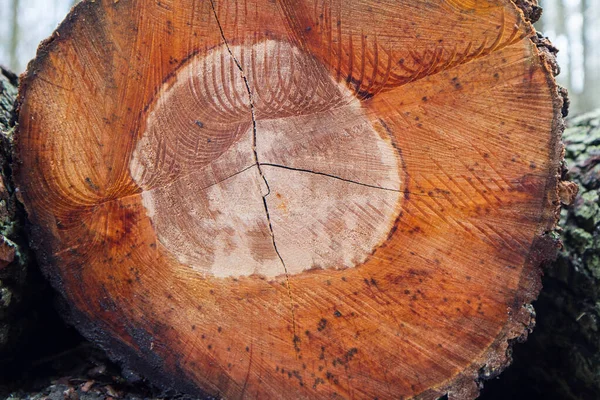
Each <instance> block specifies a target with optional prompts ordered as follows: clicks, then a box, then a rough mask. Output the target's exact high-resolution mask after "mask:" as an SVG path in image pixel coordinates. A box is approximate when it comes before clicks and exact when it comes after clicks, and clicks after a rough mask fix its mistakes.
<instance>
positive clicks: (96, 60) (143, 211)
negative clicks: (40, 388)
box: [15, 0, 572, 399]
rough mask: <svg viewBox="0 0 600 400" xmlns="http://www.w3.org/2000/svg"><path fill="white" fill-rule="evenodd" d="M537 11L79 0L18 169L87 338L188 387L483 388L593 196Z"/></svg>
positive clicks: (527, 324) (371, 392)
mask: <svg viewBox="0 0 600 400" xmlns="http://www.w3.org/2000/svg"><path fill="white" fill-rule="evenodd" d="M515 3H516V4H518V5H519V6H520V7H522V8H523V10H521V9H520V8H518V7H517V5H515ZM521 3H522V4H521ZM535 10H537V9H536V8H535V4H534V2H527V1H522V2H520V3H518V2H512V1H508V0H496V1H491V2H490V1H479V0H468V1H467V0H439V1H429V2H425V3H415V2H412V1H399V2H398V1H395V2H377V3H375V2H371V1H368V0H364V1H363V0H361V1H358V0H357V1H352V2H348V3H339V2H330V1H326V2H314V1H309V0H307V1H296V2H291V1H281V2H270V1H267V0H265V1H262V0H252V1H250V0H249V1H246V2H242V3H240V2H232V1H219V2H217V1H209V2H202V3H198V2H195V1H192V0H189V1H188V0H185V1H177V2H175V1H161V2H158V3H154V2H146V3H144V4H138V2H136V1H133V0H121V1H119V2H117V3H115V2H112V1H108V0H105V1H96V2H92V1H84V2H83V3H82V4H80V5H78V6H77V7H76V8H75V9H74V10H73V11H72V13H71V14H70V16H69V17H68V19H67V21H66V22H64V23H63V24H62V25H61V27H60V28H59V29H58V31H57V33H56V34H55V35H54V36H53V37H52V38H51V39H50V40H48V41H46V42H45V43H44V44H43V45H42V47H41V48H40V50H39V52H38V57H37V58H36V60H34V61H33V62H32V63H31V64H30V66H29V69H28V73H27V74H26V75H25V76H24V79H23V84H22V86H21V90H20V97H19V132H18V143H17V144H16V146H15V157H16V158H17V159H18V163H17V164H16V176H15V180H16V183H17V186H18V188H19V193H20V196H21V198H22V201H23V203H24V204H25V207H26V209H27V211H28V214H29V218H30V221H31V232H32V235H33V238H34V239H35V242H36V243H37V246H38V248H37V254H38V256H39V258H40V260H41V262H42V263H43V264H44V266H45V270H46V274H47V275H48V276H49V277H50V278H51V279H52V280H53V281H54V282H55V286H57V288H58V289H59V290H60V291H61V292H62V293H63V295H64V296H65V299H66V300H67V302H68V303H69V304H70V305H71V308H72V314H73V317H72V318H73V319H74V321H75V322H76V323H77V325H78V326H79V328H80V330H81V331H82V332H83V333H84V334H85V335H87V336H88V337H91V338H92V339H93V340H94V341H96V342H98V343H100V344H102V345H103V346H104V347H106V348H107V350H108V351H109V352H110V353H111V354H113V356H114V357H115V358H117V359H119V360H121V361H122V362H124V363H125V364H126V365H128V366H130V367H132V369H134V370H137V371H139V372H141V373H142V374H144V375H146V376H148V377H150V378H151V379H153V380H154V381H155V382H158V383H162V384H165V385H169V386H173V385H175V386H176V387H178V388H180V389H183V390H185V391H188V392H195V393H198V392H202V393H208V394H210V395H214V396H217V395H219V396H223V397H225V398H282V397H289V398H300V397H302V398H333V397H336V396H342V397H348V398H350V397H357V398H379V399H383V398H390V399H392V398H394V399H395V398H407V397H414V396H418V397H420V398H435V397H437V396H441V395H443V394H445V393H448V394H449V395H450V397H455V398H473V397H475V396H476V395H477V392H478V388H479V385H480V383H481V381H482V380H483V379H486V378H489V377H491V376H495V375H496V374H497V373H499V371H500V370H501V369H502V368H503V367H504V366H505V365H506V364H507V363H508V361H509V356H508V352H507V351H508V347H509V343H510V342H511V341H513V340H515V339H516V338H522V337H523V335H526V333H527V332H528V330H529V329H531V327H532V325H533V311H532V309H531V308H530V306H528V304H529V303H530V302H531V301H532V300H533V299H534V298H535V297H536V296H537V293H538V291H539V288H540V283H539V277H540V273H541V269H540V264H541V263H542V262H544V261H545V260H547V259H549V258H552V257H553V255H554V254H555V252H556V247H557V243H556V240H554V239H553V235H552V230H553V229H554V226H555V224H556V217H557V213H558V210H559V206H560V200H561V199H563V200H565V199H566V198H567V197H569V193H570V191H572V190H571V188H569V187H568V186H565V185H564V184H563V185H560V186H559V183H560V182H561V172H562V171H561V161H562V145H561V143H560V135H561V132H562V128H563V123H562V111H563V104H564V102H563V98H562V95H561V94H560V92H559V90H558V88H557V86H556V83H555V81H554V76H553V75H554V73H555V71H556V67H555V62H554V60H553V53H552V52H553V51H554V49H553V48H552V47H551V45H549V44H548V43H546V42H544V41H543V40H541V39H538V38H537V36H536V34H535V31H534V29H533V27H532V26H531V24H530V22H529V21H530V20H533V19H534V14H535V12H536V11H535ZM434 28H435V29H434ZM559 189H560V192H559Z"/></svg>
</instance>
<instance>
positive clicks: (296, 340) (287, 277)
mask: <svg viewBox="0 0 600 400" xmlns="http://www.w3.org/2000/svg"><path fill="white" fill-rule="evenodd" d="M210 5H211V7H212V11H213V14H214V16H215V20H216V21H217V25H218V26H219V31H220V33H221V39H223V42H224V43H225V47H226V48H227V51H228V52H229V55H230V56H231V58H232V59H233V62H234V63H235V65H236V66H237V68H238V69H239V71H240V74H241V76H242V79H243V80H244V85H245V86H246V91H247V92H248V100H249V103H250V115H251V116H252V153H253V155H254V163H255V165H256V168H257V169H258V173H259V175H260V177H261V178H262V180H263V181H264V183H265V186H266V187H267V193H266V194H264V195H262V200H263V206H264V208H265V214H266V217H267V223H268V225H269V233H270V235H271V241H272V242H273V249H274V250H275V253H276V254H277V257H278V258H279V261H280V262H281V265H282V266H283V270H284V271H285V282H286V287H287V292H288V296H289V298H290V309H291V311H292V333H293V335H294V336H293V343H294V349H295V350H296V351H297V352H298V351H299V350H300V349H299V347H298V343H299V341H300V338H299V337H298V335H297V334H296V318H295V311H294V300H293V298H292V286H291V284H290V275H289V273H288V269H287V266H286V265H285V261H283V257H282V256H281V253H280V252H279V249H278V248H277V242H276V241H275V233H274V232H273V224H272V223H271V215H270V213H269V205H268V204H267V196H269V195H270V194H271V187H270V186H269V182H268V181H267V178H266V176H265V174H264V172H263V169H262V166H261V163H260V162H259V160H258V150H257V149H256V116H255V110H254V97H253V95H252V90H250V84H249V83H248V77H247V76H246V73H245V72H244V68H242V64H240V62H239V60H238V59H237V58H236V57H235V55H234V54H233V52H232V51H231V48H230V47H229V42H228V41H227V39H226V38H225V32H224V31H223V27H222V26H221V21H219V16H218V15H217V9H216V8H215V3H214V0H210Z"/></svg>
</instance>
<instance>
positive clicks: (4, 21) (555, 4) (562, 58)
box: [0, 0, 600, 115]
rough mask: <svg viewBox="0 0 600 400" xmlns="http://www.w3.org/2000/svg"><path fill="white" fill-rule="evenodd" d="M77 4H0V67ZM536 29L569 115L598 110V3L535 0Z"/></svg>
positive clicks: (18, 58) (18, 57)
mask: <svg viewBox="0 0 600 400" xmlns="http://www.w3.org/2000/svg"><path fill="white" fill-rule="evenodd" d="M77 1H78V0H0V64H2V65H5V66H7V67H9V68H10V69H12V70H13V71H14V72H18V73H21V72H23V71H24V70H25V67H26V66H27V63H28V62H29V60H30V59H32V58H33V57H34V55H35V51H36V48H37V46H38V44H39V43H40V41H42V40H43V39H45V38H46V37H48V36H49V35H50V34H51V33H52V31H53V30H54V28H56V26H57V25H58V23H59V22H60V21H62V19H63V18H64V17H65V15H66V14H67V13H68V12H69V9H70V8H71V7H72V6H73V5H74V4H75V3H77ZM539 2H540V5H541V6H542V7H543V9H544V13H543V15H542V18H541V20H540V21H539V22H538V23H537V28H538V31H540V32H542V33H543V34H544V35H545V36H548V37H549V38H550V40H551V41H552V42H553V43H554V45H555V46H556V47H557V48H558V49H560V53H559V65H560V66H561V69H562V73H561V74H560V76H559V82H560V84H561V85H562V86H564V87H566V88H567V89H568V90H569V93H570V95H571V96H570V98H571V104H572V106H571V115H575V114H579V113H583V112H587V111H590V110H592V109H595V108H599V107H600V0H540V1H539Z"/></svg>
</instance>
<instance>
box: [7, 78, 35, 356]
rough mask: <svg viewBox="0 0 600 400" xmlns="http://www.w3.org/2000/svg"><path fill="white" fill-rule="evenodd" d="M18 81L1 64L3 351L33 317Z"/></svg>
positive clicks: (13, 343) (13, 342)
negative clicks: (14, 172)
mask: <svg viewBox="0 0 600 400" xmlns="http://www.w3.org/2000/svg"><path fill="white" fill-rule="evenodd" d="M17 84H18V82H17V77H16V76H15V75H14V74H12V73H11V72H9V71H8V70H6V69H3V68H2V67H0V173H1V175H2V176H1V180H0V354H3V353H5V352H6V351H7V350H8V348H9V347H11V346H14V345H15V342H16V340H17V338H18V337H19V336H20V335H21V333H22V329H23V324H24V323H25V322H26V321H27V319H28V318H27V317H29V315H23V313H22V312H21V311H22V305H23V303H26V302H27V299H26V297H27V296H26V295H25V293H26V292H27V291H28V280H27V277H28V271H27V270H28V263H29V255H28V249H27V245H26V240H25V236H24V234H23V229H22V228H23V218H22V216H23V215H22V213H21V210H20V207H19V206H18V204H17V201H16V198H15V195H14V187H13V183H12V176H11V169H10V161H11V156H10V149H11V143H12V135H13V126H12V122H11V120H12V118H13V114H12V110H13V105H14V101H15V98H16V95H17ZM24 297H25V298H24Z"/></svg>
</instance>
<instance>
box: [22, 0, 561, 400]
mask: <svg viewBox="0 0 600 400" xmlns="http://www.w3.org/2000/svg"><path fill="white" fill-rule="evenodd" d="M511 2H512V3H513V5H514V6H515V7H516V8H517V9H518V10H520V12H521V13H522V15H523V18H524V20H526V21H528V22H530V23H531V24H533V23H534V22H536V21H537V19H539V17H540V15H541V7H539V6H538V4H537V0H511ZM116 4H117V2H115V5H116ZM97 5H98V4H94V0H83V1H82V2H81V3H79V4H77V5H76V6H75V7H73V9H72V10H71V12H70V13H69V14H68V16H67V18H66V19H65V20H64V21H63V22H62V23H61V24H60V25H59V27H58V28H57V29H56V31H55V32H54V33H53V34H52V36H50V37H49V38H48V39H46V40H45V41H43V42H42V43H41V44H40V46H39V47H38V50H37V54H36V57H35V58H34V59H33V60H32V61H31V62H30V63H29V64H28V66H27V70H26V71H25V72H24V73H23V74H22V75H21V77H20V80H21V86H20V88H19V94H18V97H17V101H16V107H15V110H16V111H15V118H16V121H18V118H19V113H20V109H21V105H22V103H23V99H24V98H25V97H26V94H27V89H28V86H29V84H30V81H31V79H34V78H35V76H36V74H37V71H38V70H39V69H42V68H43V67H44V66H45V63H46V59H47V56H48V54H49V53H50V52H51V51H52V50H53V48H54V47H55V46H56V44H57V43H59V42H60V41H62V40H64V38H68V37H70V36H71V35H70V34H71V32H72V29H73V25H74V24H75V23H76V21H77V19H78V18H79V15H80V14H84V13H86V12H94V11H93V7H95V6H97ZM529 39H530V40H531V41H532V43H534V45H535V46H536V48H537V49H538V56H539V57H540V61H541V63H542V65H543V67H544V69H545V70H546V74H547V82H548V87H549V88H550V89H551V90H552V93H553V106H554V121H553V124H552V132H551V134H552V137H553V141H552V143H551V146H550V149H549V152H550V157H551V159H552V160H556V165H551V170H550V171H548V175H549V178H548V182H547V184H546V199H545V204H544V206H543V211H542V217H541V218H540V228H539V232H538V234H537V236H536V238H535V239H534V242H533V244H532V246H531V248H530V253H529V255H528V258H527V260H526V262H525V266H524V269H523V273H522V275H521V279H520V283H519V287H520V289H521V290H520V292H519V293H520V295H519V296H518V297H517V298H515V301H514V302H513V304H512V305H511V306H510V307H509V310H508V314H509V319H508V321H507V323H506V325H505V326H504V328H503V329H502V331H501V333H500V334H499V335H498V337H497V338H496V340H495V341H494V342H493V343H492V344H491V345H490V346H489V347H488V349H487V350H485V351H484V352H483V353H482V355H481V356H480V357H479V359H478V360H476V361H474V362H473V363H472V364H471V365H470V366H469V367H467V368H466V369H465V370H463V371H462V372H460V373H459V374H458V375H456V376H455V377H453V378H449V379H448V381H446V383H443V384H441V385H440V386H438V387H437V388H432V389H428V390H426V391H425V392H423V393H420V394H418V395H416V396H415V398H416V399H436V398H439V397H444V396H447V397H448V398H449V399H469V398H476V397H477V396H478V395H479V393H480V390H481V388H482V387H483V383H484V381H486V380H489V379H492V378H494V377H496V376H498V375H499V374H500V373H501V372H502V371H503V370H504V369H505V368H506V367H508V366H509V365H510V363H511V361H512V356H511V354H512V346H513V345H514V343H515V342H523V341H525V340H526V339H527V336H528V334H529V333H530V332H531V331H532V330H533V327H534V326H535V311H534V310H533V307H532V306H531V302H532V301H534V300H535V299H536V298H537V297H538V295H539V292H540V290H541V287H542V284H541V276H542V274H543V269H544V266H545V265H547V264H548V263H550V262H552V261H554V260H555V259H556V257H557V254H558V249H559V248H560V246H561V243H560V239H558V235H557V234H556V229H557V224H558V221H559V217H560V209H561V203H560V200H559V198H560V197H559V187H560V185H561V184H562V183H563V182H565V180H564V179H565V176H566V168H565V166H564V146H563V144H562V141H561V137H562V133H563V131H564V129H565V123H564V119H563V118H564V117H566V115H567V111H568V104H569V100H568V96H567V92H566V90H565V89H563V88H561V87H560V86H558V85H557V83H556V80H555V78H554V77H555V76H556V75H558V73H559V68H558V65H557V63H556V58H555V55H556V52H557V49H556V48H555V47H554V46H552V44H551V43H550V42H549V41H548V40H547V39H544V38H542V37H541V36H539V35H536V31H535V29H534V28H533V27H532V35H531V36H530V37H529ZM524 40H526V39H524ZM15 125H16V126H17V131H16V134H15V143H18V141H19V138H20V136H19V131H18V124H16V122H15ZM15 147H18V146H15ZM20 165H21V160H20V158H19V154H18V153H17V152H16V151H15V152H13V171H14V175H15V176H16V175H18V174H19V172H20ZM18 198H19V200H20V201H22V195H21V194H20V193H18ZM27 221H28V222H27V232H28V233H29V237H30V246H31V248H32V249H33V250H34V252H35V254H36V256H37V260H38V263H39V265H40V267H41V269H42V272H43V273H44V275H45V276H46V278H48V279H49V280H50V282H51V284H52V286H53V287H54V288H55V290H57V291H58V292H59V293H60V295H61V299H62V300H64V301H63V302H62V303H63V305H62V307H61V315H63V317H64V318H65V320H66V321H67V322H68V323H69V324H71V325H73V326H75V327H76V328H77V330H78V331H79V332H80V333H81V334H82V335H83V336H84V337H85V338H86V339H88V340H90V341H92V342H94V343H96V344H98V345H99V346H100V348H102V349H103V350H104V351H105V352H106V353H107V355H108V357H109V358H110V359H111V360H112V361H114V362H116V363H117V364H119V365H121V366H122V368H123V370H124V371H125V372H126V374H125V375H130V374H132V375H131V376H133V377H135V374H134V373H132V372H131V371H136V373H139V374H140V375H141V376H143V377H144V378H146V379H147V380H149V383H151V384H152V385H154V386H156V387H157V388H160V389H162V390H163V391H164V392H165V394H173V393H174V392H173V391H174V390H177V391H181V392H185V393H189V394H191V395H196V396H200V397H202V398H205V399H215V398H217V397H212V396H210V395H208V394H207V393H205V392H202V391H201V390H200V389H198V388H197V386H196V385H195V384H194V383H193V382H191V381H190V380H189V379H188V378H187V376H186V374H185V372H183V371H182V370H181V371H168V372H169V373H170V375H169V376H167V374H165V373H163V371H161V369H163V368H164V367H165V366H164V365H162V364H160V363H157V364H154V363H152V362H150V361H148V359H147V358H144V357H143V356H144V354H143V353H142V352H139V353H138V352H136V351H134V350H133V349H132V348H131V347H130V345H129V344H127V343H125V342H123V341H121V340H117V339H115V338H113V337H111V336H110V335H109V334H108V333H107V332H108V331H109V330H108V329H104V328H103V327H102V326H101V325H99V324H98V322H97V321H93V320H91V319H90V318H88V317H87V316H86V315H85V314H83V313H82V312H80V311H78V310H76V309H75V308H73V307H71V306H70V305H69V304H68V303H67V301H66V298H67V296H66V292H65V289H64V286H63V283H62V281H61V280H60V278H59V274H57V273H56V267H54V266H53V262H52V261H53V260H52V256H51V254H52V252H51V248H52V246H51V245H50V244H48V243H46V240H44V237H43V234H42V232H41V229H39V228H38V227H37V226H35V225H34V224H33V223H32V222H31V221H30V219H29V218H28V219H27ZM52 271H54V273H51V272H52ZM146 335H150V334H149V333H146V334H145V335H144V336H145V337H140V338H135V337H134V338H133V339H134V340H135V342H136V343H144V342H145V341H147V340H148V337H147V336H146Z"/></svg>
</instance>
